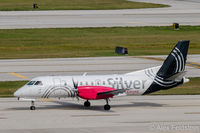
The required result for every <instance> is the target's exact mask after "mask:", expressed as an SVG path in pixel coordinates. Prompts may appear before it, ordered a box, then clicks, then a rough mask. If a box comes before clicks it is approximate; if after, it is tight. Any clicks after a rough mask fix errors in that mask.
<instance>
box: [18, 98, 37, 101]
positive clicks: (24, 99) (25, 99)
mask: <svg viewBox="0 0 200 133" xmlns="http://www.w3.org/2000/svg"><path fill="white" fill-rule="evenodd" d="M19 100H20V101H35V99H30V98H19Z"/></svg>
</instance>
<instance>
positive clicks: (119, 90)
mask: <svg viewBox="0 0 200 133" xmlns="http://www.w3.org/2000/svg"><path fill="white" fill-rule="evenodd" d="M125 91H126V90H124V89H116V90H111V91H104V92H100V93H97V95H98V96H99V95H118V94H120V93H124V92H125Z"/></svg>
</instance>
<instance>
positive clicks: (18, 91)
mask: <svg viewBox="0 0 200 133" xmlns="http://www.w3.org/2000/svg"><path fill="white" fill-rule="evenodd" d="M21 95H22V91H21V90H20V89H19V90H17V91H15V93H14V96H15V97H20V96H21Z"/></svg>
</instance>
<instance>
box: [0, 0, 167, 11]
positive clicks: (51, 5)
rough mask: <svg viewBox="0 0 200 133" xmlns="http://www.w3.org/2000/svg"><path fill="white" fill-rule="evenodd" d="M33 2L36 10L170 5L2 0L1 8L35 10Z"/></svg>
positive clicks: (108, 0) (114, 0)
mask: <svg viewBox="0 0 200 133" xmlns="http://www.w3.org/2000/svg"><path fill="white" fill-rule="evenodd" d="M33 3H37V4H38V5H39V9H36V10H100V9H104V10H105V9H135V8H158V7H168V6H167V5H161V4H152V3H143V2H130V1H126V0H0V10H3V11H10V10H15V11H18V10H33Z"/></svg>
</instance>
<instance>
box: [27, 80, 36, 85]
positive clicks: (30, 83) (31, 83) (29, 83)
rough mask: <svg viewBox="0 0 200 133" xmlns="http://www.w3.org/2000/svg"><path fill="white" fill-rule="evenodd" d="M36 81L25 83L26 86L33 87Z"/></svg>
mask: <svg viewBox="0 0 200 133" xmlns="http://www.w3.org/2000/svg"><path fill="white" fill-rule="evenodd" d="M35 82H36V81H30V82H28V83H27V85H33V84H34V83H35Z"/></svg>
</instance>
